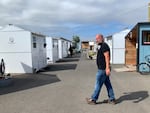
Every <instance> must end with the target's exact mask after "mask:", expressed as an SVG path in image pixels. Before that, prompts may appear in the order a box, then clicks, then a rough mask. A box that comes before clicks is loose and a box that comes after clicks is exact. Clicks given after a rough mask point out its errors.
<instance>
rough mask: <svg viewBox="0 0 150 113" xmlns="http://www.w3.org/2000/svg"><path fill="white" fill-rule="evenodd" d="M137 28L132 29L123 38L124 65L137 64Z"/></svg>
mask: <svg viewBox="0 0 150 113" xmlns="http://www.w3.org/2000/svg"><path fill="white" fill-rule="evenodd" d="M136 42H137V26H136V27H135V28H133V29H132V30H131V31H130V32H129V33H128V35H127V36H126V37H125V64H126V65H136V62H137V54H136V52H137V50H136Z"/></svg>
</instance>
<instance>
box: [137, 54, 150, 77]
mask: <svg viewBox="0 0 150 113" xmlns="http://www.w3.org/2000/svg"><path fill="white" fill-rule="evenodd" d="M138 69H139V72H140V73H141V74H142V75H146V74H149V73H150V55H147V56H145V62H141V63H140V64H139V65H138Z"/></svg>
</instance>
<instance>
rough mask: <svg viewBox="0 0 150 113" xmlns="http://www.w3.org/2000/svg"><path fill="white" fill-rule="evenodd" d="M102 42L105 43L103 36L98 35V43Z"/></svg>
mask: <svg viewBox="0 0 150 113" xmlns="http://www.w3.org/2000/svg"><path fill="white" fill-rule="evenodd" d="M102 42H103V36H102V35H100V34H98V35H96V43H97V44H99V43H102Z"/></svg>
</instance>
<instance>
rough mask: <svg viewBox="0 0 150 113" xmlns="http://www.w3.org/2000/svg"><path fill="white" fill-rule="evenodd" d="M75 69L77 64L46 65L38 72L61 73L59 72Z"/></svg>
mask: <svg viewBox="0 0 150 113" xmlns="http://www.w3.org/2000/svg"><path fill="white" fill-rule="evenodd" d="M76 67H77V64H52V65H48V66H47V67H46V68H44V69H43V70H41V71H40V72H42V71H43V72H46V71H61V70H75V69H76Z"/></svg>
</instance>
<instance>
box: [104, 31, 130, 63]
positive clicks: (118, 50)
mask: <svg viewBox="0 0 150 113" xmlns="http://www.w3.org/2000/svg"><path fill="white" fill-rule="evenodd" d="M129 31H130V30H129V29H125V30H122V31H120V32H118V33H115V34H113V35H111V36H108V37H106V38H105V42H106V43H107V44H108V45H109V46H110V51H111V63H112V64H125V36H126V35H127V33H128V32H129Z"/></svg>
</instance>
